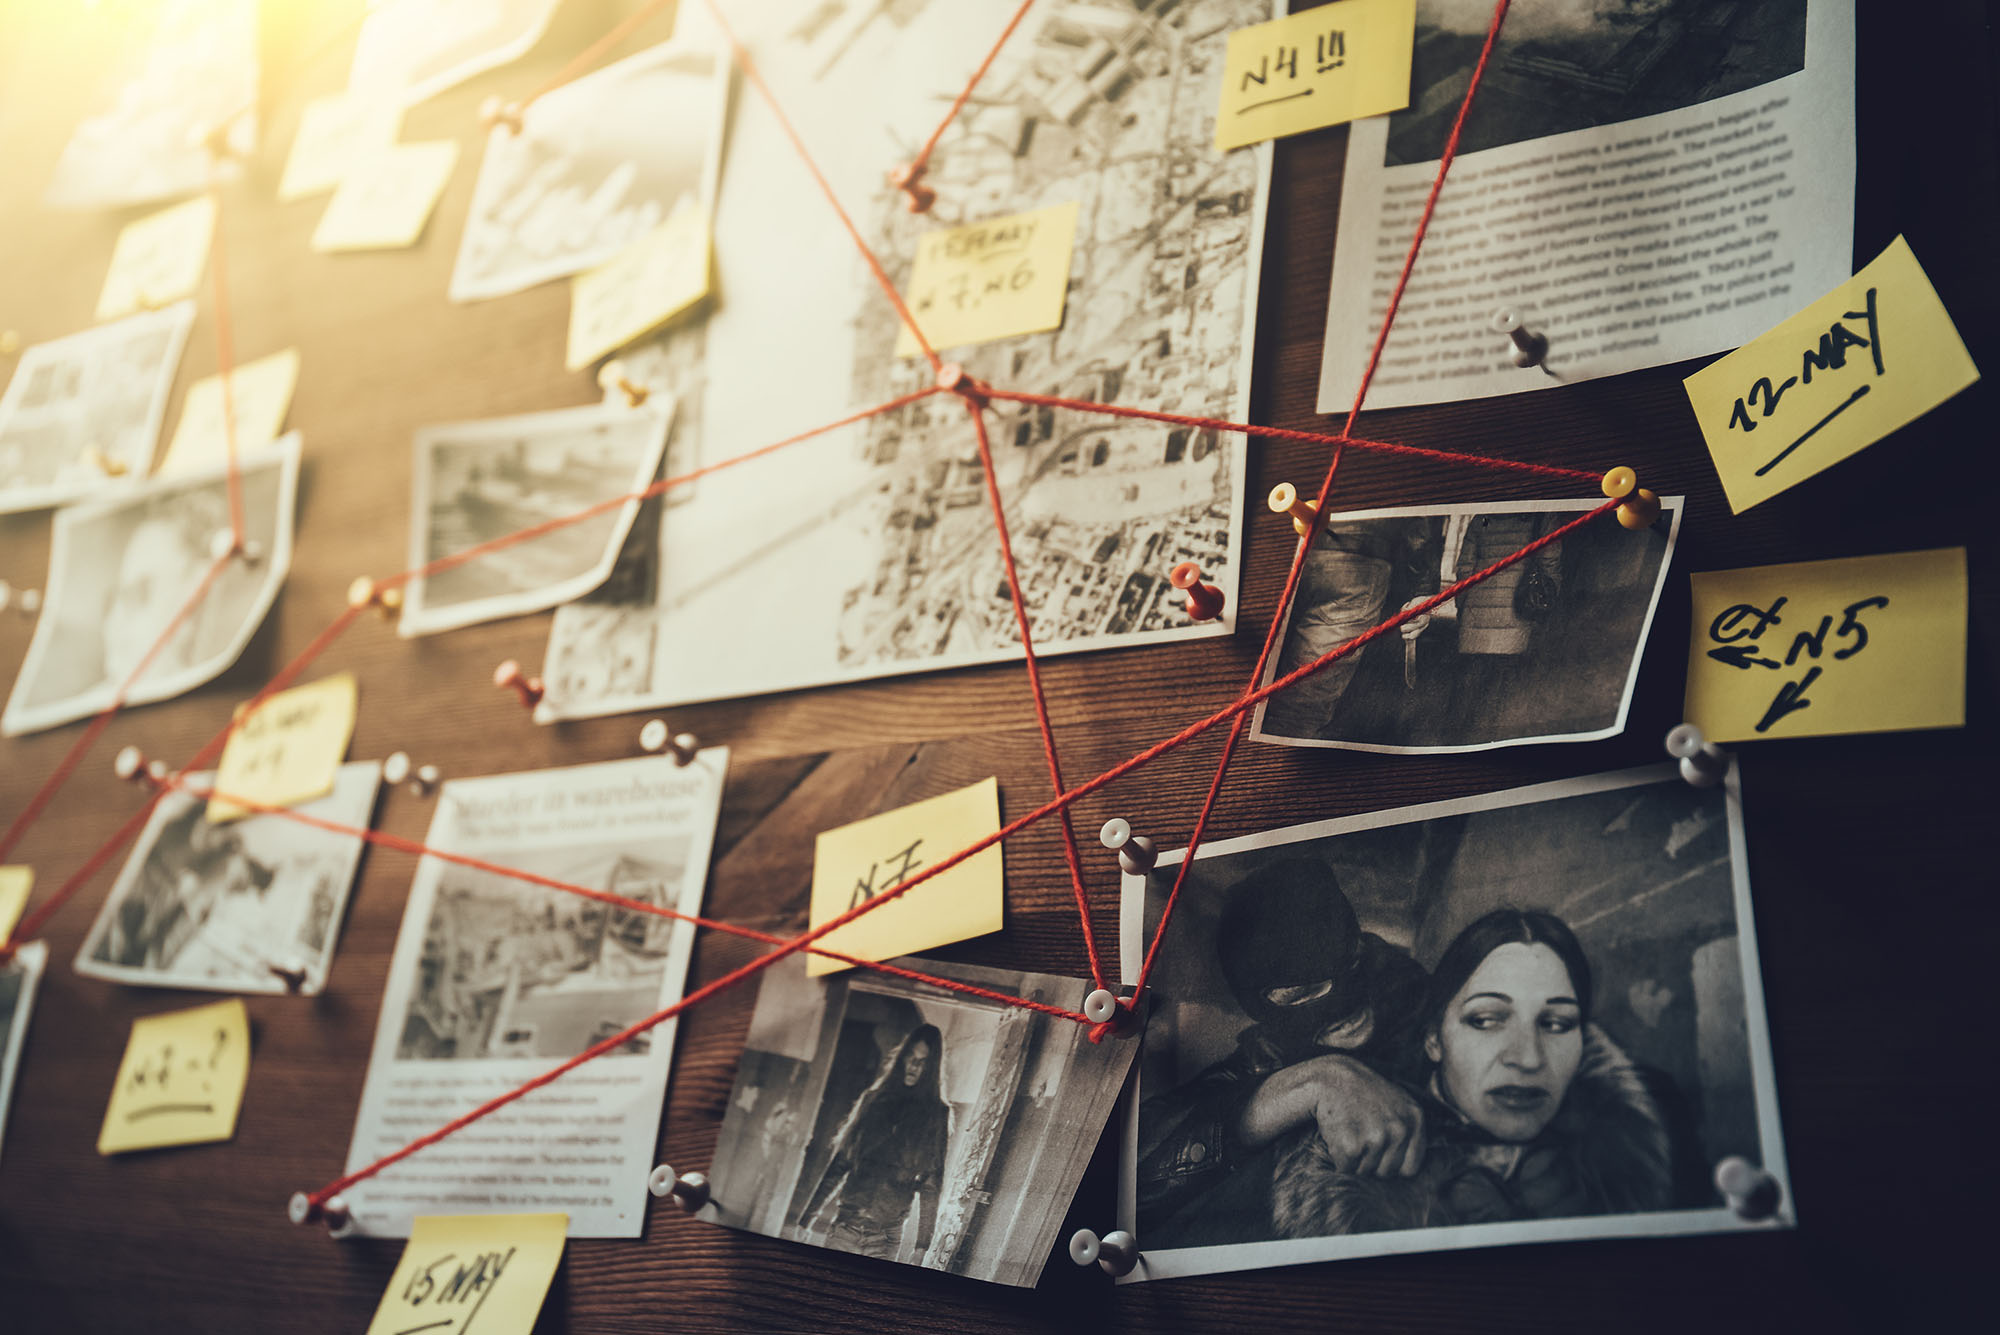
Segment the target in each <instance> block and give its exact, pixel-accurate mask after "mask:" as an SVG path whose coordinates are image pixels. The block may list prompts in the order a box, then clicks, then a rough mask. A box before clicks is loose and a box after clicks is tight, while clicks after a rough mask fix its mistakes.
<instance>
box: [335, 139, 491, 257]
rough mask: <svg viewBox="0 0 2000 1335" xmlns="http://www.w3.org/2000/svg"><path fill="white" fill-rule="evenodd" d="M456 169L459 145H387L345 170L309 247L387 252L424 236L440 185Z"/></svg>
mask: <svg viewBox="0 0 2000 1335" xmlns="http://www.w3.org/2000/svg"><path fill="white" fill-rule="evenodd" d="M457 165H458V141H457V140H455V139H432V140H425V141H424V142H422V143H417V144H392V145H390V146H389V147H388V148H383V149H377V150H376V151H375V152H373V153H368V154H364V155H363V156H362V157H361V158H359V159H357V160H356V161H355V162H354V163H353V164H352V165H351V166H350V167H349V168H348V170H347V175H345V176H343V177H342V178H341V180H340V188H339V189H337V190H335V191H334V192H333V198H332V199H330V200H328V201H327V204H326V212H325V213H322V214H321V215H320V219H319V226H318V227H317V228H315V229H314V230H313V238H312V248H313V249H314V250H320V251H334V250H392V249H395V248H397V247H400V246H412V245H415V244H416V241H417V238H418V237H419V236H421V235H423V231H424V224H425V223H426V222H429V221H430V216H431V210H432V209H434V208H436V207H437V202H438V196H439V195H442V194H443V193H444V183H445V182H446V181H447V180H448V179H450V177H451V170H452V168H453V167H455V166H457Z"/></svg>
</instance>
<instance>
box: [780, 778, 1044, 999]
mask: <svg viewBox="0 0 2000 1335" xmlns="http://www.w3.org/2000/svg"><path fill="white" fill-rule="evenodd" d="M999 828H1000V782H999V780H997V779H982V780H981V781H979V782H978V783H975V784H973V785H972V786H970V787H968V788H960V789H958V790H957V791H956V792H950V793H946V794H944V795H943V796H942V797H932V798H926V799H925V800H924V801H922V802H912V803H911V804H910V805H909V806H906V807H898V808H896V809H895V810H894V811H885V812H883V813H882V814H881V815H879V816H870V817H869V818H868V819H867V820H860V821H856V822H854V823H853V824H852V825H842V826H840V827H839V828H837V829H832V830H827V831H825V832H823V833H822V834H821V835H820V836H819V840H818V842H817V843H816V844H815V846H814V848H813V886H812V925H813V926H814V927H818V926H819V925H820V924H821V923H825V922H831V921H833V919H835V918H838V917H839V916H840V915H841V914H843V913H845V912H847V911H848V910H849V909H851V908H854V907H855V906H857V905H859V904H863V903H866V902H867V901H868V900H870V899H873V898H875V897H876V896H877V895H879V894H881V893H882V892H883V891H885V890H892V889H894V888H895V887H897V886H899V885H901V884H902V883H903V882H904V881H906V880H908V879H910V878H911V877H912V876H914V875H916V874H917V873H919V872H921V871H923V870H924V869H925V868H926V867H928V866H930V865H932V864H933V863H937V862H942V861H943V860H944V859H946V858H948V857H950V856H951V855H952V854H954V853H956V852H958V851H959V850H960V849H962V848H965V847H967V846H968V845H971V844H974V843H977V842H978V841H979V840H981V839H983V838H985V837H986V836H987V835H990V834H993V833H994V832H996V831H997V830H999ZM1003 881H1004V877H1003V874H1002V868H1001V863H1000V845H998V844H995V845H993V847H991V848H988V849H984V850H982V851H981V852H979V853H976V854H974V855H973V856H971V857H969V858H967V859H966V860H965V861H963V862H961V863H959V864H958V865H957V866H955V867H953V868H952V869H951V870H950V871H946V872H941V873H939V874H938V875H936V876H933V877H932V878H931V879H930V880H928V881H925V882H924V883H923V884H922V885H919V886H917V887H916V888H915V889H913V890H911V891H910V892H909V893H907V894H905V895H904V896H903V897H902V898H901V899H898V900H894V901H892V902H890V903H887V904H884V905H882V906H881V907H880V908H877V909H872V910H870V911H869V912H867V913H865V914H863V915H862V916H861V917H859V918H856V919H855V920H854V921H853V922H851V923H849V924H848V925H847V926H845V927H842V928H841V929H840V930H838V931H835V932H829V933H827V934H826V935H825V936H823V937H821V938H820V940H819V942H818V944H820V945H823V946H825V947H826V948H827V949H829V950H838V951H840V952H841V953H842V954H846V955H853V956H856V957H858V958H861V959H869V960H886V959H893V958H895V957H896V956H897V955H907V954H909V953H910V952H911V951H913V950H928V949H929V948H930V947H932V946H942V945H946V944H948V943H950V942H953V941H963V940H965V939H966V938H967V937H973V936H984V935H985V934H986V933H988V932H997V931H999V930H1000V926H1001V923H1000V916H1001V903H1002V900H1003V898H1004V885H1003ZM807 961H808V962H807V965H806V972H807V973H809V974H811V975H813V976H814V977H818V976H819V975H821V974H828V973H838V972H839V971H840V970H842V969H845V968H849V967H851V966H849V965H846V964H842V963H841V962H840V961H839V960H833V959H828V958H827V957H826V956H824V955H809V956H807Z"/></svg>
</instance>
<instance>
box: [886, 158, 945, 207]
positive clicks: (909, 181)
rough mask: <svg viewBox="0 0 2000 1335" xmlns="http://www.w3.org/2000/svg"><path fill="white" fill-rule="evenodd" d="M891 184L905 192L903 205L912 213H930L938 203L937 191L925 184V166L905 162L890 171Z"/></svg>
mask: <svg viewBox="0 0 2000 1335" xmlns="http://www.w3.org/2000/svg"><path fill="white" fill-rule="evenodd" d="M889 184H890V185H893V186H895V187H896V189H898V190H900V191H902V192H903V207H904V208H906V209H908V210H909V211H910V212H912V213H929V212H930V211H931V205H933V204H935V203H937V191H935V190H933V189H931V188H930V187H929V186H927V185H925V184H924V168H923V167H922V166H921V165H919V164H917V163H912V162H905V163H904V164H903V165H901V166H900V167H898V168H896V169H895V170H894V171H892V172H890V173H889Z"/></svg>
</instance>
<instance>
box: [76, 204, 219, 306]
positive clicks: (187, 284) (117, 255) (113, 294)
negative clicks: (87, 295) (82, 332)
mask: <svg viewBox="0 0 2000 1335" xmlns="http://www.w3.org/2000/svg"><path fill="white" fill-rule="evenodd" d="M214 238H215V198H214V197H213V196H212V195H201V196H199V197H197V198H195V199H190V200H189V201H188V202H187V203H185V204H176V205H174V206H173V207H172V208H170V209H162V210H160V211H159V212H158V213H155V214H151V215H149V216H147V217H144V218H141V219H139V221H137V222H135V223H128V224H126V226H125V230H124V231H122V232H120V233H119V234H118V244H117V246H116V247H115V248H114V249H113V250H112V252H111V268H110V269H109V270H108V271H107V272H106V273H105V275H104V291H103V292H102V293H100V294H99V295H98V298H97V318H98V319H100V320H115V319H117V318H118V317H120V316H122V315H130V314H132V313H133V312H134V311H142V310H148V309H151V308H152V307H155V306H164V305H166V304H167V303H168V302H170V301H179V300H180V299H181V298H182V297H185V296H189V295H191V294H192V293H193V292H194V289H195V285H196V284H197V283H199V282H201V271H202V268H203V266H205V265H206V264H207V263H208V247H209V243H210V242H211V241H213V240H214Z"/></svg>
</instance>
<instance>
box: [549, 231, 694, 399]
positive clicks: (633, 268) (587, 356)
mask: <svg viewBox="0 0 2000 1335" xmlns="http://www.w3.org/2000/svg"><path fill="white" fill-rule="evenodd" d="M709 251H710V241H709V233H708V219H707V218H706V217H705V216H703V214H702V212H701V210H700V209H697V208H683V209H678V210H676V211H675V212H674V215H673V216H672V217H670V218H668V219H667V220H666V221H665V222H663V223H661V224H660V225H659V226H658V227H656V228H654V229H653V230H652V231H650V232H648V233H646V235H644V236H642V237H640V238H639V239H638V240H637V241H635V242H633V243H632V244H631V245H630V246H629V247H627V248H626V250H625V252H624V253H623V254H621V255H619V256H617V257H616V258H614V259H611V260H608V261H607V262H605V263H603V264H600V265H599V266H597V267H596V268H595V269H592V270H590V271H588V272H586V273H580V274H578V275H577V276H576V277H575V279H574V280H572V281H571V284H570V298H569V354H568V356H567V358H566V359H565V364H566V365H567V366H568V367H569V369H570V370H572V371H575V370H579V369H581V368H582V367H585V366H588V365H589V364H590V363H591V362H594V361H596V360H597V359H598V358H599V357H601V356H603V355H604V354H605V353H607V352H610V351H612V350H613V349H616V348H622V347H624V346H625V345H626V344H627V343H630V342H631V341H632V340H633V339H635V338H637V337H639V336H640V335H641V334H644V333H647V332H649V331H650V330H653V329H655V328H657V327H659V326H660V325H662V324H665V323H666V322H667V321H668V320H670V319H672V318H673V317H674V316H676V315H678V314H680V313H681V312H682V311H684V310H686V309H687V308H688V307H690V306H692V305H694V303H696V302H697V301H700V300H701V299H702V298H703V297H705V296H707V295H708V271H709Z"/></svg>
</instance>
